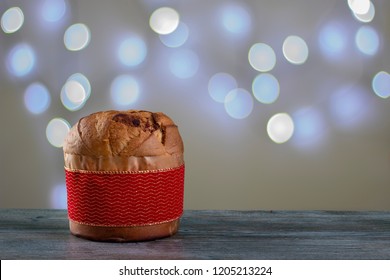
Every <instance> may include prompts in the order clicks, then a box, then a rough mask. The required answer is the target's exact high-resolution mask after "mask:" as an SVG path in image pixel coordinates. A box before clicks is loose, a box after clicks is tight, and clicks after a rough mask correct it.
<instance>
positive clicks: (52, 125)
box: [46, 118, 70, 148]
mask: <svg viewBox="0 0 390 280" xmlns="http://www.w3.org/2000/svg"><path fill="white" fill-rule="evenodd" d="M69 130H70V125H69V123H68V122H67V121H66V120H64V119H62V118H54V119H52V120H51V121H50V122H49V123H48V125H47V127H46V138H47V141H49V143H50V144H51V145H53V146H54V147H56V148H61V147H62V146H63V144H64V140H65V137H66V135H67V134H68V132H69Z"/></svg>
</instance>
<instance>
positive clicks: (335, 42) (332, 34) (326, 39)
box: [318, 22, 348, 58]
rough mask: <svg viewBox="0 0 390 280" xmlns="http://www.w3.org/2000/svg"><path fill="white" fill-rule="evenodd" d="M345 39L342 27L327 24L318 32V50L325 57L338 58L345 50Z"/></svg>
mask: <svg viewBox="0 0 390 280" xmlns="http://www.w3.org/2000/svg"><path fill="white" fill-rule="evenodd" d="M347 37H348V36H347V32H346V29H345V26H344V25H342V24H340V23H336V22H331V23H328V24H327V25H325V26H324V27H323V28H322V29H321V30H320V32H319V37H318V40H319V46H320V50H321V51H322V53H323V54H324V55H325V56H327V57H332V58H339V57H341V56H342V55H343V53H344V51H345V50H346V48H347Z"/></svg>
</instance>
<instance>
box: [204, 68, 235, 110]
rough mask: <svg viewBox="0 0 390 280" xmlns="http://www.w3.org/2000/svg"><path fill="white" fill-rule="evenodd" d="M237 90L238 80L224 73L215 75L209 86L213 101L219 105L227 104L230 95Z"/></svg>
mask: <svg viewBox="0 0 390 280" xmlns="http://www.w3.org/2000/svg"><path fill="white" fill-rule="evenodd" d="M235 88H237V81H236V79H235V78H234V77H233V76H232V75H230V74H228V73H224V72H220V73H217V74H214V75H213V76H212V77H211V78H210V80H209V84H208V91H209V94H210V96H211V98H212V99H214V101H217V102H219V103H223V102H225V98H226V96H227V95H228V93H229V92H230V91H231V90H233V89H235Z"/></svg>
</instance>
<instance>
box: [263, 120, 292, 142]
mask: <svg viewBox="0 0 390 280" xmlns="http://www.w3.org/2000/svg"><path fill="white" fill-rule="evenodd" d="M267 133H268V136H269V138H271V140H272V141H274V142H275V143H278V144H281V143H285V142H287V141H288V140H289V139H290V138H291V136H292V135H293V133H294V122H293V120H292V118H291V117H290V116H289V115H288V114H286V113H278V114H276V115H273V116H272V117H271V118H270V119H269V121H268V123H267Z"/></svg>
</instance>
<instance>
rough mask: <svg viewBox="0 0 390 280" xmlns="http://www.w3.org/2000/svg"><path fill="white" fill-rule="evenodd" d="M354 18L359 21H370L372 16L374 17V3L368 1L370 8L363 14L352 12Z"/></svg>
mask: <svg viewBox="0 0 390 280" xmlns="http://www.w3.org/2000/svg"><path fill="white" fill-rule="evenodd" d="M353 15H354V16H355V18H356V19H357V20H359V21H361V22H371V21H372V20H373V19H374V17H375V6H374V4H373V3H372V2H371V1H370V8H369V9H368V12H367V13H365V14H357V13H353Z"/></svg>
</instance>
